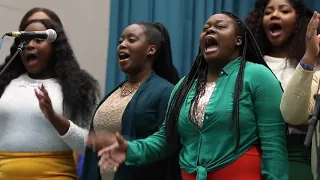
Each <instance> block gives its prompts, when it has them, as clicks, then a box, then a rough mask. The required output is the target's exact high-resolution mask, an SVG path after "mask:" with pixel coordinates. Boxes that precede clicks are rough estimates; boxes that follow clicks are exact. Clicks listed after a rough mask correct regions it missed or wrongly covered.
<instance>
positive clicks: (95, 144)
mask: <svg viewBox="0 0 320 180" xmlns="http://www.w3.org/2000/svg"><path fill="white" fill-rule="evenodd" d="M115 142H116V136H115V135H114V134H112V133H109V132H90V133H89V135H88V138H87V146H88V147H91V148H92V149H93V150H94V151H99V150H101V149H103V148H105V147H108V146H111V145H112V144H113V143H115Z"/></svg>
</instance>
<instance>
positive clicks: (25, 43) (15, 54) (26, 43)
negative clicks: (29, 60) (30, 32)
mask: <svg viewBox="0 0 320 180" xmlns="http://www.w3.org/2000/svg"><path fill="white" fill-rule="evenodd" d="M28 43H29V41H22V42H21V43H20V44H19V46H18V48H17V51H16V52H15V53H14V54H13V55H12V57H11V58H10V60H9V61H8V62H7V64H6V65H5V66H4V67H3V68H2V69H1V71H0V76H1V75H2V74H3V73H4V71H5V70H6V69H7V68H8V67H9V65H10V64H11V62H12V61H13V60H14V59H15V58H16V56H17V55H18V54H19V53H20V52H22V51H23V50H24V49H25V48H26V47H27V45H28Z"/></svg>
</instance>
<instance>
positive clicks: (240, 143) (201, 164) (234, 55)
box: [98, 12, 289, 180]
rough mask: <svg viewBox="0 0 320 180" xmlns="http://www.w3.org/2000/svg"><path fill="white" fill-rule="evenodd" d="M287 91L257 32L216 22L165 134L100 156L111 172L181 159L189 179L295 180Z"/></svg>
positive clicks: (173, 103) (206, 31) (225, 17)
mask: <svg viewBox="0 0 320 180" xmlns="http://www.w3.org/2000/svg"><path fill="white" fill-rule="evenodd" d="M281 97H282V89H281V86H280V83H279V81H278V80H277V79H276V77H275V75H274V74H273V73H272V72H271V70H270V69H268V67H267V65H266V63H265V61H264V60H263V57H262V55H261V53H260V50H259V48H258V46H257V44H256V42H255V40H254V38H253V36H252V34H251V32H250V30H249V29H248V28H247V27H246V26H245V25H244V24H243V23H242V22H241V20H240V19H239V18H238V17H236V16H235V15H233V14H231V13H228V12H223V13H222V14H215V15H213V16H211V17H210V18H209V19H208V20H207V22H206V23H205V24H204V27H203V31H202V33H201V35H200V52H199V55H198V56H197V59H196V60H195V62H194V64H193V66H192V69H191V71H190V72H189V74H188V75H187V76H186V77H185V78H183V80H181V81H180V82H179V83H178V84H177V85H176V86H175V88H174V90H173V92H172V94H171V98H170V103H169V106H168V110H167V116H166V121H165V123H164V124H163V126H162V127H161V129H160V130H159V131H158V132H156V133H154V134H153V135H152V136H149V137H148V138H146V139H142V140H135V141H129V140H125V139H124V138H123V137H122V136H120V135H119V134H117V136H116V139H117V142H116V143H114V144H113V145H111V146H109V147H106V148H104V149H102V150H101V151H99V153H98V154H99V156H100V157H101V159H100V162H99V165H100V166H101V167H102V168H103V169H105V170H107V169H109V168H114V169H117V168H118V167H119V165H120V164H122V163H123V162H125V164H126V165H140V164H147V163H150V162H153V161H155V160H158V159H161V158H164V157H166V156H167V155H168V154H171V153H174V152H176V151H178V152H180V168H181V171H182V176H183V179H184V180H195V179H197V180H207V179H208V180H215V179H228V180H229V179H230V180H231V179H241V180H242V179H245V180H262V179H270V180H271V179H272V180H288V179H289V176H288V157H287V150H286V138H285V136H286V125H285V122H284V121H283V119H282V116H281V113H280V108H279V106H280V100H281Z"/></svg>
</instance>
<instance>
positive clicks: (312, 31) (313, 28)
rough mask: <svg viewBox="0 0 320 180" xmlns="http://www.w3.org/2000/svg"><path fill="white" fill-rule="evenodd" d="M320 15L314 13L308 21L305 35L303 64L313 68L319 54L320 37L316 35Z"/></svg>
mask: <svg viewBox="0 0 320 180" xmlns="http://www.w3.org/2000/svg"><path fill="white" fill-rule="evenodd" d="M319 21H320V14H319V13H318V12H316V11H315V12H314V14H313V16H312V18H311V19H310V21H309V24H308V27H307V33H306V52H305V54H304V57H303V60H304V63H306V64H308V65H311V66H315V65H316V63H317V57H318V55H319V52H320V46H319V45H320V36H319V35H317V29H318V26H319Z"/></svg>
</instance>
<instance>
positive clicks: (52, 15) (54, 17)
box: [19, 7, 63, 29]
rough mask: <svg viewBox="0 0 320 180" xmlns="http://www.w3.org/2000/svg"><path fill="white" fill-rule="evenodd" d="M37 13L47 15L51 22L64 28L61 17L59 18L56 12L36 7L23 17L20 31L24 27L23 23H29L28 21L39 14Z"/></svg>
mask: <svg viewBox="0 0 320 180" xmlns="http://www.w3.org/2000/svg"><path fill="white" fill-rule="evenodd" d="M37 12H43V13H45V14H46V15H47V16H48V17H49V18H50V20H52V21H54V22H56V23H58V24H59V25H60V26H61V27H63V25H62V22H61V20H60V18H59V16H58V15H57V14H56V13H55V12H53V11H51V10H50V9H47V8H42V7H35V8H32V9H30V10H29V11H28V12H27V13H26V14H25V15H24V16H23V17H22V19H21V23H20V26H19V29H21V28H22V27H21V26H22V25H23V22H27V21H28V19H29V18H30V17H31V16H32V15H33V14H35V13H37Z"/></svg>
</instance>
